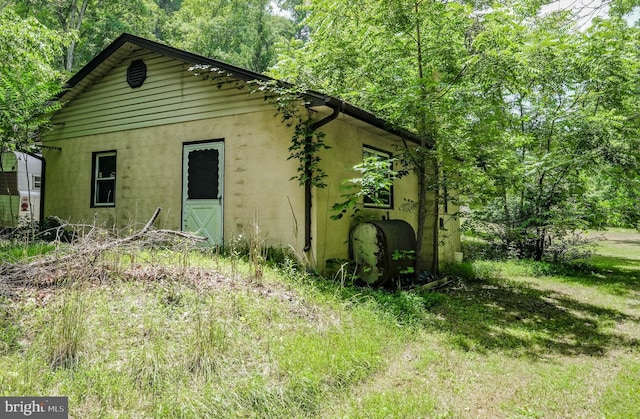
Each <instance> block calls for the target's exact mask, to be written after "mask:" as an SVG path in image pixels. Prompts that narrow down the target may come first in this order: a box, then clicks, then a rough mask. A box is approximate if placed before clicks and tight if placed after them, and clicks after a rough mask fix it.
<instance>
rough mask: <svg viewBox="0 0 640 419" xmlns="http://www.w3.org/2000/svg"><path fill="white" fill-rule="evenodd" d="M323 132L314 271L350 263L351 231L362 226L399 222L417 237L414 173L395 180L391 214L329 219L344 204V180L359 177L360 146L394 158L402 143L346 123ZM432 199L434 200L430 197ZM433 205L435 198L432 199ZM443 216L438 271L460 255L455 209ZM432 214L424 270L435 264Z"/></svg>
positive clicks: (316, 196) (372, 212)
mask: <svg viewBox="0 0 640 419" xmlns="http://www.w3.org/2000/svg"><path fill="white" fill-rule="evenodd" d="M321 131H322V132H324V133H325V134H326V137H325V142H326V143H327V145H329V146H330V147H331V149H329V150H326V151H324V152H323V153H322V161H321V163H320V165H321V167H322V168H323V169H324V170H325V172H326V173H327V175H328V176H327V178H326V179H325V183H327V187H326V188H322V189H314V200H313V214H314V217H313V218H314V220H315V224H314V225H313V226H312V227H313V233H312V235H313V238H314V242H313V243H314V249H315V254H314V257H315V262H316V263H317V264H318V266H324V264H325V263H326V261H327V260H329V259H339V260H340V259H346V258H347V257H348V239H349V232H350V231H351V229H352V228H353V227H354V226H355V225H356V224H357V223H358V222H361V221H368V220H381V219H400V220H404V221H407V222H408V223H409V224H411V226H412V227H413V229H414V231H415V232H417V229H418V225H417V218H418V217H417V212H416V211H415V210H413V209H411V205H407V204H408V202H409V201H413V202H415V201H417V179H416V177H415V175H413V173H410V174H408V175H407V176H404V177H402V178H400V179H397V180H396V181H395V182H394V185H393V208H391V209H378V208H363V209H362V211H361V213H360V214H359V216H358V217H357V218H356V217H351V216H350V214H351V213H350V214H349V215H345V216H344V217H343V218H342V219H340V220H333V219H331V216H332V215H335V214H337V212H336V211H332V210H331V207H332V205H333V204H335V203H337V202H343V201H344V197H343V196H342V195H343V194H344V193H345V191H344V190H341V189H340V186H341V185H342V183H343V182H344V180H345V179H349V178H353V177H358V176H360V174H359V173H358V172H356V171H355V170H353V166H354V165H355V164H357V163H360V162H361V161H362V152H363V147H364V146H369V147H374V148H377V149H381V150H386V151H388V152H390V153H392V154H393V155H397V154H398V153H399V149H398V147H399V146H402V143H401V142H400V140H399V139H398V138H395V137H392V136H389V135H386V134H384V133H383V132H380V134H383V135H380V134H376V131H375V130H371V129H363V128H361V127H358V126H355V125H353V124H350V123H349V121H348V120H347V119H346V118H345V117H344V116H342V117H339V118H338V119H336V120H335V121H332V122H330V123H329V124H327V125H325V126H323V127H322V128H321ZM401 169H402V166H401V164H400V162H395V163H394V170H396V171H399V170H401ZM431 196H432V195H431ZM430 201H431V202H433V198H430ZM447 207H448V208H447V212H445V208H444V206H442V207H441V208H440V212H439V217H442V218H443V222H444V229H439V240H440V241H441V243H440V246H439V248H438V250H439V262H440V266H444V265H446V264H449V263H452V262H453V261H454V253H455V252H459V251H460V227H459V222H458V220H457V218H456V217H454V216H453V214H455V213H456V212H457V207H455V206H453V205H451V204H449V205H448V206H447ZM433 212H434V210H433V208H431V210H430V214H429V216H428V218H427V222H426V225H425V233H424V239H423V245H422V258H421V261H422V269H429V268H430V267H431V261H432V259H433V223H434V217H433Z"/></svg>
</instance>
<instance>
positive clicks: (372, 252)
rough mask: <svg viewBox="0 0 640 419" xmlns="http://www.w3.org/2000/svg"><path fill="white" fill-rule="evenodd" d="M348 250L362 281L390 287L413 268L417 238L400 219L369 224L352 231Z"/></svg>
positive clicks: (408, 225)
mask: <svg viewBox="0 0 640 419" xmlns="http://www.w3.org/2000/svg"><path fill="white" fill-rule="evenodd" d="M349 251H350V255H351V259H352V260H354V261H355V262H356V265H357V274H358V277H359V278H360V279H361V280H362V281H364V282H365V283H367V284H369V285H374V286H384V285H390V284H391V283H392V282H393V280H394V279H398V278H399V277H400V275H402V274H408V272H409V271H410V270H411V269H412V268H413V267H414V262H415V251H416V235H415V232H414V230H413V227H411V224H409V223H407V222H406V221H403V220H382V221H369V222H365V223H361V224H358V225H356V226H355V227H354V228H353V229H352V230H351V233H350V234H349Z"/></svg>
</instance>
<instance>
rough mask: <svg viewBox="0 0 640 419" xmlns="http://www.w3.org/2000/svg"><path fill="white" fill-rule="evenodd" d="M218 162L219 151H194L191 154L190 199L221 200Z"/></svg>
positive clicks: (189, 171) (188, 192)
mask: <svg viewBox="0 0 640 419" xmlns="http://www.w3.org/2000/svg"><path fill="white" fill-rule="evenodd" d="M218 161H219V159H218V150H213V149H209V150H194V151H191V152H190V153H189V161H188V164H189V167H188V169H187V197H188V199H218V198H219V196H220V193H219V187H218V186H219V185H218V171H219V167H218Z"/></svg>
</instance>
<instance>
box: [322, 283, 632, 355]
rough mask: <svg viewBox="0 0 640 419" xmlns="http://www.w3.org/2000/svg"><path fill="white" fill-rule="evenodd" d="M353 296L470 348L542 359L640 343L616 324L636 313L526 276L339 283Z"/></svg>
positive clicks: (345, 295)
mask: <svg viewBox="0 0 640 419" xmlns="http://www.w3.org/2000/svg"><path fill="white" fill-rule="evenodd" d="M334 291H335V289H334ZM354 297H356V298H358V299H360V300H362V301H367V302H368V303H370V302H371V301H374V302H375V303H376V304H377V306H378V308H379V309H381V311H383V312H385V313H387V314H388V315H392V316H394V317H395V318H396V319H397V321H398V322H399V323H400V324H403V325H405V326H408V327H414V328H417V329H421V330H424V331H427V332H429V331H433V332H438V333H444V335H445V336H446V337H447V339H448V341H449V342H450V343H451V344H452V345H453V346H455V347H457V348H458V349H462V350H467V351H473V352H479V353H486V352H489V351H501V352H504V353H505V354H511V355H512V356H516V357H517V356H530V357H532V358H536V359H537V358H543V357H545V356H549V355H553V354H556V355H574V356H575V355H588V356H606V355H607V353H608V352H609V351H611V350H618V349H625V348H626V349H629V350H631V349H634V350H635V349H636V348H640V339H637V338H634V337H631V336H626V335H624V334H622V333H618V332H616V326H617V325H618V324H620V323H633V324H634V325H635V326H637V327H638V328H640V318H639V317H635V316H631V315H629V314H626V313H623V312H621V311H618V310H614V309H610V308H605V307H601V306H598V305H596V304H590V303H585V302H582V301H578V300H576V299H575V298H572V297H571V295H568V294H564V293H561V292H558V291H553V290H540V289H536V288H533V287H532V286H530V285H528V284H527V283H524V282H516V281H511V280H505V279H493V278H489V279H483V280H480V279H465V280H457V281H456V282H455V283H454V284H453V285H451V286H449V287H448V288H446V289H443V290H441V291H440V292H432V291H424V292H414V291H410V292H407V291H396V292H388V291H380V290H370V289H369V290H367V289H364V290H363V289H358V288H351V287H346V288H342V289H341V298H343V299H345V300H349V301H351V302H353V299H354Z"/></svg>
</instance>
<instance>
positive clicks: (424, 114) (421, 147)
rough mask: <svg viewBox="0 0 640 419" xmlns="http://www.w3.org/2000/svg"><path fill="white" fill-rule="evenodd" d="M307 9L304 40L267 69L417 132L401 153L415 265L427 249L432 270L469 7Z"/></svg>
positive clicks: (409, 1) (459, 112)
mask: <svg viewBox="0 0 640 419" xmlns="http://www.w3.org/2000/svg"><path fill="white" fill-rule="evenodd" d="M308 7H309V16H308V18H307V19H306V21H305V24H306V25H308V27H309V28H310V30H311V33H310V40H309V42H307V43H306V44H305V45H304V46H303V47H302V48H299V49H297V50H296V49H289V50H287V51H286V52H284V53H283V54H282V55H281V59H280V60H279V62H278V64H277V65H276V66H275V67H274V69H273V74H274V75H276V76H277V77H281V78H285V79H288V80H290V81H292V82H297V83H303V84H307V85H310V86H311V87H314V88H318V89H322V90H325V91H328V92H330V93H332V94H335V95H337V96H340V97H342V98H344V99H346V100H348V101H350V102H353V103H355V104H357V105H360V106H363V107H365V108H366V109H369V110H371V111H373V112H375V113H376V114H377V115H379V116H381V117H384V118H386V119H387V120H388V121H390V122H391V123H392V124H394V125H396V126H399V127H403V128H408V129H410V130H412V131H413V132H414V133H416V135H417V137H418V138H419V144H411V143H406V144H405V147H404V148H403V149H401V150H399V151H400V152H401V157H400V159H401V161H402V162H403V163H404V165H405V167H406V168H407V169H409V170H412V171H413V172H414V173H415V174H416V175H417V178H418V197H419V199H418V203H417V213H418V214H417V217H418V228H417V233H416V235H417V247H418V248H417V252H416V253H417V257H418V260H417V262H416V263H417V264H418V265H419V266H420V265H422V266H425V265H426V264H427V261H426V260H424V259H420V257H421V255H423V254H430V260H429V261H428V262H429V265H430V266H429V268H430V269H431V271H433V272H437V270H438V268H439V259H438V254H439V243H440V241H441V238H440V223H439V216H440V210H441V206H442V204H443V199H444V196H445V194H446V191H447V190H452V189H454V187H453V185H452V184H451V183H452V182H455V179H456V178H457V175H458V174H459V173H460V169H461V166H462V165H463V164H462V163H463V162H464V161H465V160H464V159H463V158H462V157H463V156H461V155H460V153H461V152H462V149H463V148H464V147H461V145H462V142H464V141H465V138H463V137H461V136H459V135H458V134H460V132H461V127H462V126H463V125H466V123H465V122H464V121H465V118H466V116H465V113H466V110H465V109H464V107H462V106H460V103H459V101H458V99H459V98H458V94H457V92H458V91H459V90H460V89H462V88H463V80H464V78H465V77H466V76H467V74H468V73H469V72H470V71H471V69H472V68H473V67H474V57H473V56H472V55H471V54H470V53H469V50H468V46H467V44H466V43H465V41H466V34H467V33H468V31H469V30H470V28H472V27H473V19H471V9H470V8H468V7H466V6H463V5H460V4H459V3H456V2H440V1H435V0H426V1H425V0H393V1H388V0H384V1H383V0H359V1H354V2H348V3H347V2H344V3H343V2H334V1H330V0H314V1H311V2H310V4H309V6H308ZM427 228H430V229H431V234H429V235H427V234H425V230H426V229H427ZM425 237H430V240H425ZM425 245H426V246H429V247H430V249H429V251H427V249H426V248H425V249H424V250H425V252H423V246H425Z"/></svg>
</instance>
